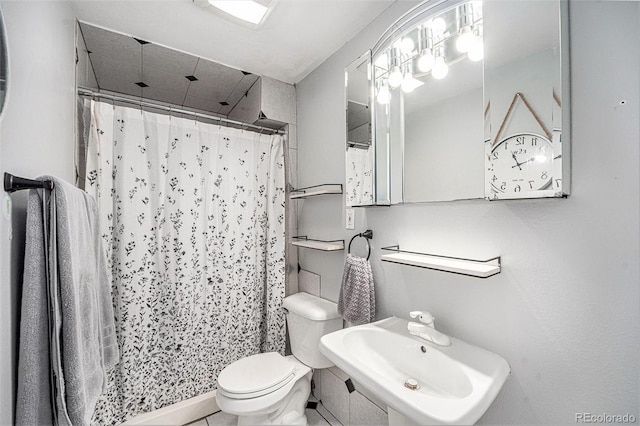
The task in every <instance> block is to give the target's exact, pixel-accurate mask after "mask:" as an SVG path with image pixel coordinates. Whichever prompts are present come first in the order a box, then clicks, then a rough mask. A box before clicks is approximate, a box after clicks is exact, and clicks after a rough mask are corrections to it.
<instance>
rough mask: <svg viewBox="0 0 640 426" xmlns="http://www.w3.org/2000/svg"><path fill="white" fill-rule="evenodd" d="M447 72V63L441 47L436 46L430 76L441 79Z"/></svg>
mask: <svg viewBox="0 0 640 426" xmlns="http://www.w3.org/2000/svg"><path fill="white" fill-rule="evenodd" d="M447 74H449V65H447V62H446V61H445V58H444V52H443V47H442V46H438V47H437V48H436V59H435V60H434V62H433V69H432V70H431V76H432V77H433V78H435V79H436V80H442V79H443V78H445V77H446V76H447Z"/></svg>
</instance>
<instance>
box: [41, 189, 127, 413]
mask: <svg viewBox="0 0 640 426" xmlns="http://www.w3.org/2000/svg"><path fill="white" fill-rule="evenodd" d="M52 179H53V180H54V182H55V189H54V190H53V193H52V203H51V209H52V212H51V215H52V217H55V221H52V224H51V226H52V234H53V235H55V238H56V240H57V244H56V250H57V272H58V275H57V287H58V291H59V306H60V314H61V318H62V327H61V336H60V338H61V349H62V353H61V356H60V358H61V361H62V369H63V372H64V394H65V395H64V399H65V402H66V409H67V414H68V418H69V420H70V421H71V423H72V424H73V425H85V424H89V422H90V420H91V416H92V415H93V411H94V409H95V404H96V402H97V400H98V398H99V397H100V395H101V393H102V391H103V387H104V385H105V383H106V373H107V371H108V370H109V369H110V368H112V367H113V366H114V365H115V364H116V363H117V362H118V346H117V341H116V336H115V325H114V315H113V305H112V298H111V286H110V283H109V282H108V280H107V273H106V265H105V260H104V259H105V258H104V254H103V251H102V245H101V242H100V233H99V225H98V212H97V205H96V202H95V200H94V199H93V198H92V197H91V196H89V195H88V194H86V193H85V192H84V191H82V190H80V189H78V188H76V187H74V186H73V185H71V184H69V183H67V182H65V181H63V180H61V179H57V178H52ZM54 209H55V210H54Z"/></svg>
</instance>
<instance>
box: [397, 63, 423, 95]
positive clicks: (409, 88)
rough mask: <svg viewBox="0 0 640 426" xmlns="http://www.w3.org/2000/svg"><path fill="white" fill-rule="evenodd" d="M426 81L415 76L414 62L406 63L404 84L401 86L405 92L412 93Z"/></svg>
mask: <svg viewBox="0 0 640 426" xmlns="http://www.w3.org/2000/svg"><path fill="white" fill-rule="evenodd" d="M423 84H424V83H423V82H422V81H420V80H418V79H416V78H415V77H414V76H413V64H412V63H411V62H409V63H408V64H407V65H406V68H405V73H404V79H403V80H402V84H401V85H400V87H401V88H402V91H403V92H404V93H411V92H413V91H414V90H415V89H417V88H418V87H420V86H422V85H423Z"/></svg>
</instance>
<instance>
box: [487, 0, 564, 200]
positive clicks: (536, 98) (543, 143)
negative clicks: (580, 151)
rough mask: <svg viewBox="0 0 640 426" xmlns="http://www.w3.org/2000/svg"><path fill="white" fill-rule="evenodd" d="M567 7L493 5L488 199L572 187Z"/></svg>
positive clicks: (489, 32) (542, 194)
mask: <svg viewBox="0 0 640 426" xmlns="http://www.w3.org/2000/svg"><path fill="white" fill-rule="evenodd" d="M561 5H562V2H560V1H520V2H517V4H515V3H513V2H509V1H491V2H486V4H485V11H484V15H485V23H486V31H485V44H486V58H485V105H487V111H486V116H485V120H486V121H485V132H486V133H485V141H486V142H485V145H486V146H485V151H486V156H485V158H486V171H487V173H486V178H485V180H486V187H485V196H486V198H488V199H500V198H533V197H554V196H555V197H558V196H563V195H566V194H567V193H568V182H566V179H565V181H564V182H563V175H564V176H565V177H568V170H565V171H563V165H564V167H568V163H569V162H568V143H567V142H568V137H567V131H566V130H568V126H563V122H562V120H563V114H565V116H567V114H568V102H567V101H568V96H563V90H566V89H567V88H568V84H566V83H565V82H563V81H562V77H563V72H564V73H565V75H566V73H567V72H568V64H564V66H563V63H562V62H563V60H562V55H563V54H566V52H565V51H564V50H565V49H562V48H561V41H562V37H561V33H560V31H561V22H562V19H561V18H563V17H565V14H563V13H562V9H561ZM524 29H526V30H524ZM513 34H517V35H518V36H517V37H513V36H512V35H513ZM564 41H566V40H564ZM563 130H565V131H564V135H562V133H563ZM561 136H562V138H561ZM563 150H564V152H563Z"/></svg>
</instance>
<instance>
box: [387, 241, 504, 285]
mask: <svg viewBox="0 0 640 426" xmlns="http://www.w3.org/2000/svg"><path fill="white" fill-rule="evenodd" d="M382 250H388V251H392V252H393V253H389V254H383V255H382V256H381V259H382V260H383V261H384V262H392V263H399V264H402V265H410V266H417V267H420V268H427V269H435V270H437V271H444V272H451V273H454V274H462V275H469V276H472V277H478V278H488V277H490V276H493V275H496V274H499V273H500V268H501V266H500V256H497V257H493V258H491V259H488V260H473V259H464V258H460V257H450V256H440V255H435V254H426V253H415V252H410V251H404V250H400V246H391V247H383V248H382Z"/></svg>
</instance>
